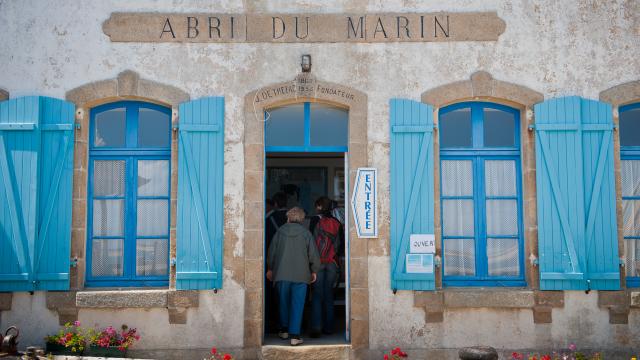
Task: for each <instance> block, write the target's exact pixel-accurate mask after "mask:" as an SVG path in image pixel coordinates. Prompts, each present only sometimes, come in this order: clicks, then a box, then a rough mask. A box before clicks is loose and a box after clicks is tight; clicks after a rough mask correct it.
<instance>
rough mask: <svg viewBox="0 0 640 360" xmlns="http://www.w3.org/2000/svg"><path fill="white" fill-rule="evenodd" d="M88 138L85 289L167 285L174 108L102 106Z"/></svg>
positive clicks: (94, 115) (96, 111)
mask: <svg viewBox="0 0 640 360" xmlns="http://www.w3.org/2000/svg"><path fill="white" fill-rule="evenodd" d="M89 134H90V135H89V169H88V170H89V183H88V204H87V205H88V206H87V208H88V226H87V277H86V286H87V287H99V286H167V285H168V280H169V222H170V215H169V214H170V194H171V189H170V186H171V177H170V174H171V168H170V163H171V160H170V159H171V110H170V109H169V108H166V107H163V106H159V105H155V104H148V103H143V102H137V101H122V102H116V103H110V104H106V105H102V106H99V107H96V108H94V109H92V110H91V117H90V132H89Z"/></svg>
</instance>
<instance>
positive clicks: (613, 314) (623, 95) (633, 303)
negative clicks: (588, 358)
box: [598, 80, 640, 324]
mask: <svg viewBox="0 0 640 360" xmlns="http://www.w3.org/2000/svg"><path fill="white" fill-rule="evenodd" d="M600 101H604V102H607V103H609V104H611V105H612V111H613V123H614V124H615V126H616V129H617V126H618V125H619V123H620V114H619V111H618V109H619V108H620V107H621V106H624V105H627V104H632V103H636V102H640V80H635V81H629V82H626V83H622V84H619V85H616V86H613V87H611V88H609V89H607V90H603V91H601V92H600ZM613 159H614V171H615V179H616V218H617V225H618V253H619V254H622V255H621V258H622V257H623V256H624V234H623V223H624V218H623V214H622V170H621V160H620V133H619V132H618V131H614V136H613ZM620 277H621V287H622V290H619V291H599V292H598V305H599V306H600V307H604V308H607V309H609V323H611V324H628V323H629V311H630V308H636V307H640V292H638V291H634V290H637V289H626V269H625V268H624V267H621V268H620Z"/></svg>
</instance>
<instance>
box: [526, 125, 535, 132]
mask: <svg viewBox="0 0 640 360" xmlns="http://www.w3.org/2000/svg"><path fill="white" fill-rule="evenodd" d="M527 129H529V131H533V130H535V129H536V125H535V124H531V125H529V126H527Z"/></svg>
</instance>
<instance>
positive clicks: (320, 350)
mask: <svg viewBox="0 0 640 360" xmlns="http://www.w3.org/2000/svg"><path fill="white" fill-rule="evenodd" d="M350 354H351V345H345V344H342V345H304V344H303V345H299V346H289V345H264V346H262V349H261V353H260V355H261V359H262V360H288V359H291V360H298V359H305V360H349V357H350Z"/></svg>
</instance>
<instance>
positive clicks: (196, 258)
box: [176, 97, 224, 290]
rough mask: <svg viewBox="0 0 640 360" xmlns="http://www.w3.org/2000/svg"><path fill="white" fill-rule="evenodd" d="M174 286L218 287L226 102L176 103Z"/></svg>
mask: <svg viewBox="0 0 640 360" xmlns="http://www.w3.org/2000/svg"><path fill="white" fill-rule="evenodd" d="M179 129H180V131H179V139H178V142H179V143H180V150H179V152H178V216H177V218H178V224H177V269H176V288H177V289H180V290H187V289H191V290H196V289H220V288H222V276H219V274H221V273H222V247H223V181H224V178H223V170H224V157H223V154H224V98H222V97H217V98H202V99H198V100H194V101H190V102H187V103H183V104H180V125H179Z"/></svg>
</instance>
